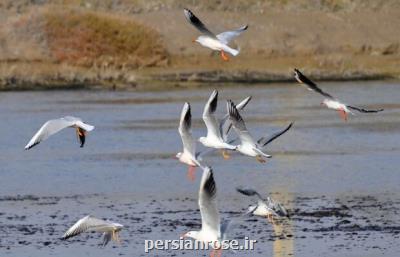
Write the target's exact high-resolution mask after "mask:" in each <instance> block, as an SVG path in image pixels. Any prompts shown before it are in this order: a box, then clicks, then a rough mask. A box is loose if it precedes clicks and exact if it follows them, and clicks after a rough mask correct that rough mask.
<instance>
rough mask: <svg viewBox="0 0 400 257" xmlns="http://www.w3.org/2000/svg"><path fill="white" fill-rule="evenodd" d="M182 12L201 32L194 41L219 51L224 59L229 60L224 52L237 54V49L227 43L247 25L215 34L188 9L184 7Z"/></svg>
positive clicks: (245, 28)
mask: <svg viewBox="0 0 400 257" xmlns="http://www.w3.org/2000/svg"><path fill="white" fill-rule="evenodd" d="M184 14H185V17H186V19H187V20H188V21H189V22H190V23H191V24H192V25H193V26H194V27H195V28H196V29H198V30H199V31H200V32H201V33H202V34H203V35H201V36H199V37H198V38H197V39H195V40H194V42H198V43H199V44H201V45H202V46H204V47H208V48H210V49H212V50H215V51H219V52H220V53H221V58H222V59H223V60H224V61H228V60H229V58H228V56H227V55H226V54H225V53H229V54H231V55H232V56H236V55H238V54H239V50H238V49H233V48H231V47H229V46H228V44H229V42H230V41H231V40H232V39H234V38H235V37H237V36H239V35H240V34H241V33H242V32H243V31H245V30H247V28H248V26H247V25H245V26H242V27H240V28H238V29H236V30H232V31H226V32H222V33H220V34H218V35H215V34H214V33H212V32H211V31H210V30H209V29H208V28H207V27H206V26H205V25H204V24H203V23H202V22H201V21H200V20H199V19H198V18H197V17H196V16H195V15H194V14H193V13H192V12H191V11H190V10H189V9H184Z"/></svg>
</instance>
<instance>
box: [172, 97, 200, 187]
mask: <svg viewBox="0 0 400 257" xmlns="http://www.w3.org/2000/svg"><path fill="white" fill-rule="evenodd" d="M178 131H179V134H180V136H181V139H182V145H183V152H179V153H177V154H176V158H177V159H178V160H179V161H180V162H182V163H184V164H187V165H188V166H189V169H188V175H187V176H188V178H189V180H191V181H193V180H194V179H195V177H194V176H195V174H194V172H195V170H196V167H198V166H200V163H199V161H198V160H197V159H198V158H199V154H198V153H197V154H196V141H195V140H194V138H193V135H192V114H191V111H190V104H189V103H185V104H184V105H183V109H182V113H181V119H180V122H179V128H178Z"/></svg>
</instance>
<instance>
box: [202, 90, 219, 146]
mask: <svg viewBox="0 0 400 257" xmlns="http://www.w3.org/2000/svg"><path fill="white" fill-rule="evenodd" d="M217 104H218V91H217V90H214V91H213V92H212V94H211V96H210V98H209V99H208V101H207V104H206V106H205V107H204V111H203V120H204V123H205V124H206V127H207V137H209V135H212V136H214V137H217V138H221V131H220V127H219V124H218V121H217V118H216V117H215V111H216V109H217ZM221 139H222V138H221Z"/></svg>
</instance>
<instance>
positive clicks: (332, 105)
mask: <svg viewBox="0 0 400 257" xmlns="http://www.w3.org/2000/svg"><path fill="white" fill-rule="evenodd" d="M294 77H295V78H296V80H297V81H298V82H299V83H300V84H303V85H306V86H307V88H308V90H312V91H314V92H317V93H318V94H320V95H322V96H323V97H324V98H325V99H324V100H323V101H322V103H321V105H325V106H326V107H328V108H329V109H333V110H336V111H338V113H339V115H340V117H341V118H342V119H343V120H344V121H347V114H348V113H351V114H353V115H354V113H353V112H352V111H351V110H353V111H358V112H361V113H376V112H381V111H383V109H376V110H368V109H363V108H360V107H356V106H352V105H347V104H344V103H342V102H340V101H339V100H338V99H336V98H335V97H333V96H332V95H330V94H328V93H326V92H325V91H323V90H322V89H321V88H319V87H318V86H317V84H315V83H314V82H313V81H311V80H310V79H309V78H307V77H306V76H305V75H304V74H303V73H301V72H300V71H299V70H298V69H294Z"/></svg>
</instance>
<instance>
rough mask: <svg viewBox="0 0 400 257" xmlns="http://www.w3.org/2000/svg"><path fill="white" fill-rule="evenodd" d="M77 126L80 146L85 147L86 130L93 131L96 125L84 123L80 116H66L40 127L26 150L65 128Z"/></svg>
mask: <svg viewBox="0 0 400 257" xmlns="http://www.w3.org/2000/svg"><path fill="white" fill-rule="evenodd" d="M68 127H71V128H75V129H76V134H77V136H78V138H79V142H80V147H83V145H84V144H85V139H86V132H88V131H92V130H93V129H94V126H92V125H89V124H86V123H84V122H83V121H82V120H81V119H80V118H76V117H72V116H66V117H63V118H60V119H54V120H49V121H47V122H46V123H45V124H43V126H42V127H41V128H40V129H39V131H38V132H36V134H35V135H34V136H33V137H32V139H31V140H30V141H29V143H28V144H27V145H26V146H25V150H28V149H31V148H32V147H34V146H35V145H37V144H39V143H40V142H42V141H44V140H46V139H47V138H49V137H50V136H51V135H53V134H56V133H57V132H59V131H61V130H62V129H65V128H68Z"/></svg>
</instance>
